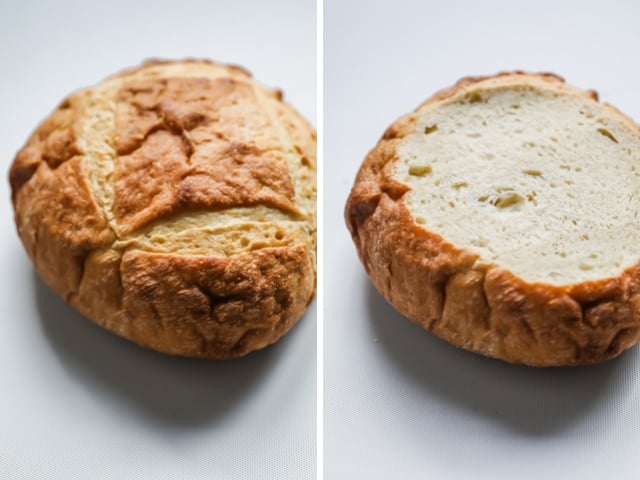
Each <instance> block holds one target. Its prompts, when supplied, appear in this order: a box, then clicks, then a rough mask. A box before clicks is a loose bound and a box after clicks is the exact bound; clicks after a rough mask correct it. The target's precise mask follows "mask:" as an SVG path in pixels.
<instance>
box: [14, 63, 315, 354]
mask: <svg viewBox="0 0 640 480" xmlns="http://www.w3.org/2000/svg"><path fill="white" fill-rule="evenodd" d="M315 149H316V141H315V131H314V130H313V129H312V128H311V127H310V126H309V124H308V123H307V122H306V121H305V120H304V119H302V117H301V116H300V115H299V114H297V113H296V112H295V111H294V110H293V109H292V108H291V107H290V106H289V105H287V104H286V103H284V102H283V101H282V94H281V93H280V92H279V91H277V90H272V89H269V88H266V87H264V86H262V85H261V84H259V83H258V82H256V81H255V80H253V79H252V78H251V76H250V74H248V73H247V72H246V71H245V70H243V69H241V68H238V67H233V66H228V65H221V64H217V63H213V62H209V61H199V60H186V61H181V62H162V61H150V62H147V63H145V64H143V65H142V66H140V67H138V68H135V69H131V70H128V71H125V72H122V73H119V74H117V75H115V76H112V77H110V78H108V79H106V80H105V81H103V82H102V83H100V84H98V85H96V86H95V87H92V88H87V89H84V90H81V91H78V92H76V93H74V94H72V95H71V96H69V97H68V98H67V99H66V100H64V101H63V102H62V103H61V104H60V106H59V107H58V108H57V109H56V110H55V111H54V112H53V113H52V114H51V115H50V116H49V117H48V118H47V119H46V120H45V121H44V122H43V123H42V124H41V125H40V126H39V127H38V128H37V129H36V131H35V132H34V134H33V135H32V136H31V138H30V139H29V140H28V142H27V144H26V145H25V146H24V148H23V149H22V150H21V151H20V152H19V153H18V155H17V156H16V158H15V161H14V163H13V166H12V167H11V171H10V181H11V187H12V199H13V203H14V208H15V219H16V223H17V226H18V232H19V234H20V237H21V239H22V241H23V243H24V245H25V248H26V250H27V252H28V254H29V256H30V257H31V259H32V260H33V262H34V264H35V266H36V268H37V270H38V271H39V272H40V274H41V275H42V277H43V278H44V280H45V281H46V282H47V283H48V284H49V285H50V286H51V287H52V288H53V289H54V290H55V291H56V292H58V293H59V294H60V295H61V296H62V297H63V298H64V299H65V300H66V301H68V302H70V303H71V304H72V305H74V306H75V307H76V308H77V309H78V310H79V311H80V312H81V313H83V314H84V315H85V316H87V317H88V318H90V319H92V320H93V321H95V322H97V323H98V324H100V325H102V326H104V327H106V328H108V329H109V330H112V331H114V332H116V333H118V334H120V335H122V336H124V337H127V338H130V339H132V340H134V341H136V342H138V343H140V344H142V345H144V346H148V347H150V348H154V349H156V350H160V351H163V352H167V353H174V354H180V355H189V356H200V357H210V358H227V357H233V356H239V355H243V354H245V353H247V352H249V351H251V350H255V349H257V348H261V347H263V346H265V345H267V344H269V343H272V342H273V341H275V340H277V339H278V338H279V337H280V336H281V335H282V334H283V333H284V332H286V331H287V330H288V329H289V328H290V327H291V326H292V325H293V324H294V323H295V321H296V320H297V319H298V318H300V316H301V315H302V314H303V312H304V311H305V309H306V306H307V305H308V303H309V302H310V301H311V299H312V297H313V294H314V291H315V242H316V240H315V238H316V228H315V206H316V190H315V189H316V187H315V185H316V183H315V165H316V158H315Z"/></svg>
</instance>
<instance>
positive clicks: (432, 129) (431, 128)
mask: <svg viewBox="0 0 640 480" xmlns="http://www.w3.org/2000/svg"><path fill="white" fill-rule="evenodd" d="M436 130H438V125H427V126H426V127H424V134H425V135H429V134H430V133H433V132H435V131H436Z"/></svg>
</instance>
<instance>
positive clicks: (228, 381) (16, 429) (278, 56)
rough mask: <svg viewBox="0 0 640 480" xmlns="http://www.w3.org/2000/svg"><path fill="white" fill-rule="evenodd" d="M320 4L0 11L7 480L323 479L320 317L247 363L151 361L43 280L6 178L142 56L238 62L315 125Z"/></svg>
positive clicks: (101, 5)
mask: <svg viewBox="0 0 640 480" xmlns="http://www.w3.org/2000/svg"><path fill="white" fill-rule="evenodd" d="M315 12H316V6H315V2H314V1H312V0H303V1H301V0H278V1H269V2H262V1H258V0H256V1H253V2H252V1H249V0H247V1H238V0H233V1H226V2H216V1H212V2H208V1H201V2H197V1H188V0H179V1H160V0H155V1H144V2H139V1H138V2H136V1H133V0H108V1H102V2H88V1H69V0H66V1H55V2H54V1H51V2H28V1H24V0H2V1H1V2H0V65H1V66H2V67H1V74H0V162H1V163H0V165H1V166H2V169H1V170H2V171H4V172H5V180H4V181H2V182H0V198H1V201H0V218H1V220H2V225H3V229H2V233H1V234H0V242H1V244H0V264H1V265H2V269H1V270H0V272H1V273H0V295H1V298H0V308H1V309H2V310H1V311H0V478H1V479H3V480H4V479H8V480H14V479H28V480H37V479H44V478H47V479H65V480H66V479H123V480H128V479H145V480H146V479H189V480H191V479H199V478H201V479H281V478H282V479H287V478H291V479H314V478H315V471H316V455H315V451H316V429H315V425H316V420H315V419H316V415H315V413H316V388H315V385H316V334H315V331H316V315H315V304H313V305H312V307H311V310H310V311H309V313H308V314H307V315H306V316H305V317H304V318H303V319H302V320H301V322H300V323H299V324H298V325H297V326H296V327H295V328H294V329H293V330H292V331H291V332H290V334H289V335H287V336H286V337H285V338H284V339H283V340H282V341H281V342H279V343H278V344H276V345H274V346H273V347H270V348H267V349H266V350H264V351H261V352H258V353H255V354H252V355H249V356H248V357H245V358H243V359H239V360H233V361H228V362H206V361H195V360H188V359H181V358H172V357H168V356H164V355H160V354H156V353H154V352H150V351H146V350H143V349H140V348H138V347H137V346H135V345H133V344H131V343H129V342H127V341H125V340H121V339H119V338H117V337H115V336H113V335H111V334H109V333H106V332H104V331H102V330H101V329H99V328H97V327H95V326H94V325H93V324H90V323H89V322H88V321H86V320H85V319H83V318H82V317H80V316H79V315H78V314H76V313H75V312H74V311H73V310H72V309H70V308H69V307H68V306H66V305H65V304H64V303H63V302H62V301H61V300H60V299H59V298H58V297H56V296H55V295H54V294H52V293H51V291H50V290H49V289H48V288H47V287H46V286H44V285H43V284H42V283H41V282H40V280H38V278H37V276H36V275H35V273H34V271H33V268H32V267H31V265H30V263H29V261H28V259H27V257H26V255H25V254H24V252H23V249H22V246H21V245H20V243H19V240H18V237H17V235H16V233H15V228H14V225H13V219H12V212H11V206H10V201H9V198H10V193H9V189H8V185H7V183H8V182H7V181H6V174H7V171H8V169H9V166H10V163H11V161H12V159H13V156H14V154H15V152H16V151H17V150H18V149H19V148H20V147H21V146H22V144H23V142H24V141H25V140H26V138H27V136H28V135H29V134H30V132H31V131H32V129H33V128H35V126H36V124H37V123H38V122H39V121H40V120H41V119H42V118H43V117H44V116H45V115H47V114H48V113H49V112H50V111H51V110H52V109H53V108H54V107H55V106H56V105H57V104H58V103H59V102H60V101H61V100H62V98H63V97H64V96H66V95H67V94H68V93H70V92H71V91H73V90H75V89H77V88H80V87H83V86H87V85H91V84H93V83H96V82H98V81H99V80H101V79H102V78H104V77H105V76H107V75H109V74H111V73H114V72H116V71H118V70H120V69H123V68H125V67H128V66H132V65H136V64H138V63H139V62H141V61H142V60H143V59H145V58H148V57H163V58H182V57H185V56H193V57H207V58H212V59H215V60H219V61H223V62H231V63H236V64H241V65H243V66H245V67H247V68H248V69H249V70H251V71H252V72H253V74H254V76H255V77H256V78H257V79H258V80H260V81H262V82H263V83H265V84H267V85H270V86H274V87H280V88H282V89H283V90H284V92H285V98H286V99H288V100H289V101H290V102H291V103H293V104H294V105H295V106H296V107H297V108H298V110H299V111H300V112H301V113H302V114H303V115H304V116H306V117H307V118H308V119H310V120H311V121H312V122H313V123H314V124H315V123H316V122H315V115H316V109H315V106H316V90H315V89H316V41H315V39H316V28H315V21H316V16H315Z"/></svg>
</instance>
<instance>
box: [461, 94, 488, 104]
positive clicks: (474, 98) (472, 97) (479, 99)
mask: <svg viewBox="0 0 640 480" xmlns="http://www.w3.org/2000/svg"><path fill="white" fill-rule="evenodd" d="M464 98H465V100H467V101H468V102H469V103H487V100H486V99H485V98H484V97H483V96H482V95H480V94H479V93H478V92H470V93H467V94H466V95H465V96H464Z"/></svg>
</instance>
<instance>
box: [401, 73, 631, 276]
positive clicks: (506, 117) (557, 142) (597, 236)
mask: <svg viewBox="0 0 640 480" xmlns="http://www.w3.org/2000/svg"><path fill="white" fill-rule="evenodd" d="M497 81H500V79H499V80H496V82H497ZM502 81H503V82H508V83H511V82H510V81H507V80H505V79H502ZM497 85H502V86H497ZM505 88H506V87H505V86H504V85H503V83H500V84H494V85H493V86H490V85H489V84H488V83H487V84H484V86H481V84H480V85H477V86H475V87H471V90H469V91H467V93H462V92H461V93H460V94H459V95H457V96H455V97H454V98H451V99H449V100H447V101H445V102H443V103H440V104H439V105H438V106H437V107H428V108H425V109H424V110H422V111H421V113H420V114H419V115H418V119H417V121H416V126H415V130H414V132H412V133H411V134H410V135H408V136H407V137H405V139H404V140H403V141H402V143H401V144H400V145H399V147H398V161H397V163H396V168H395V178H397V179H398V180H399V181H400V182H402V183H404V184H406V185H408V186H409V187H410V189H411V190H410V191H409V192H407V195H406V196H405V203H406V205H407V207H408V208H409V210H410V211H411V213H412V215H413V217H414V218H415V221H416V222H417V223H419V224H421V225H422V226H423V227H424V228H426V229H428V230H431V231H434V232H437V233H439V234H441V235H442V236H443V237H444V238H445V239H446V240H447V241H449V242H451V243H452V244H454V245H456V246H457V247H464V248H467V249H469V250H471V251H472V252H475V253H477V254H479V255H480V258H479V259H478V262H479V263H496V264H498V265H500V266H503V267H506V268H508V269H509V270H511V271H512V272H514V273H515V274H516V275H518V276H520V277H522V278H524V279H525V280H528V281H534V282H535V281H543V282H548V283H552V284H555V285H567V284H571V283H576V282H585V281H589V280H597V279H601V278H607V277H612V276H616V275H620V274H621V273H622V271H623V270H624V269H626V268H629V267H631V266H633V265H635V264H636V263H637V262H638V260H639V259H640V251H639V250H638V244H640V229H639V228H638V226H639V224H640V221H639V220H638V210H639V208H640V199H639V197H638V195H639V194H640V191H639V190H640V141H639V140H638V132H637V131H634V130H633V129H632V128H630V127H629V126H628V125H627V124H626V123H623V122H621V121H620V120H619V119H618V118H616V116H615V115H614V114H613V113H612V112H611V111H610V110H609V109H606V108H604V107H603V106H600V105H596V104H594V102H593V101H592V100H591V99H584V98H580V97H576V93H575V92H573V91H572V90H568V89H566V88H562V86H548V85H545V82H540V87H535V88H536V89H537V90H535V91H533V90H527V89H524V88H519V89H518V88H517V87H509V88H508V89H505ZM469 92H482V93H475V95H478V97H477V98H476V100H477V101H475V103H469V101H468V97H467V95H469ZM480 96H482V100H481V101H480ZM425 132H428V133H425ZM613 190H615V192H616V194H615V195H612V194H611V192H612V191H613Z"/></svg>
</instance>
